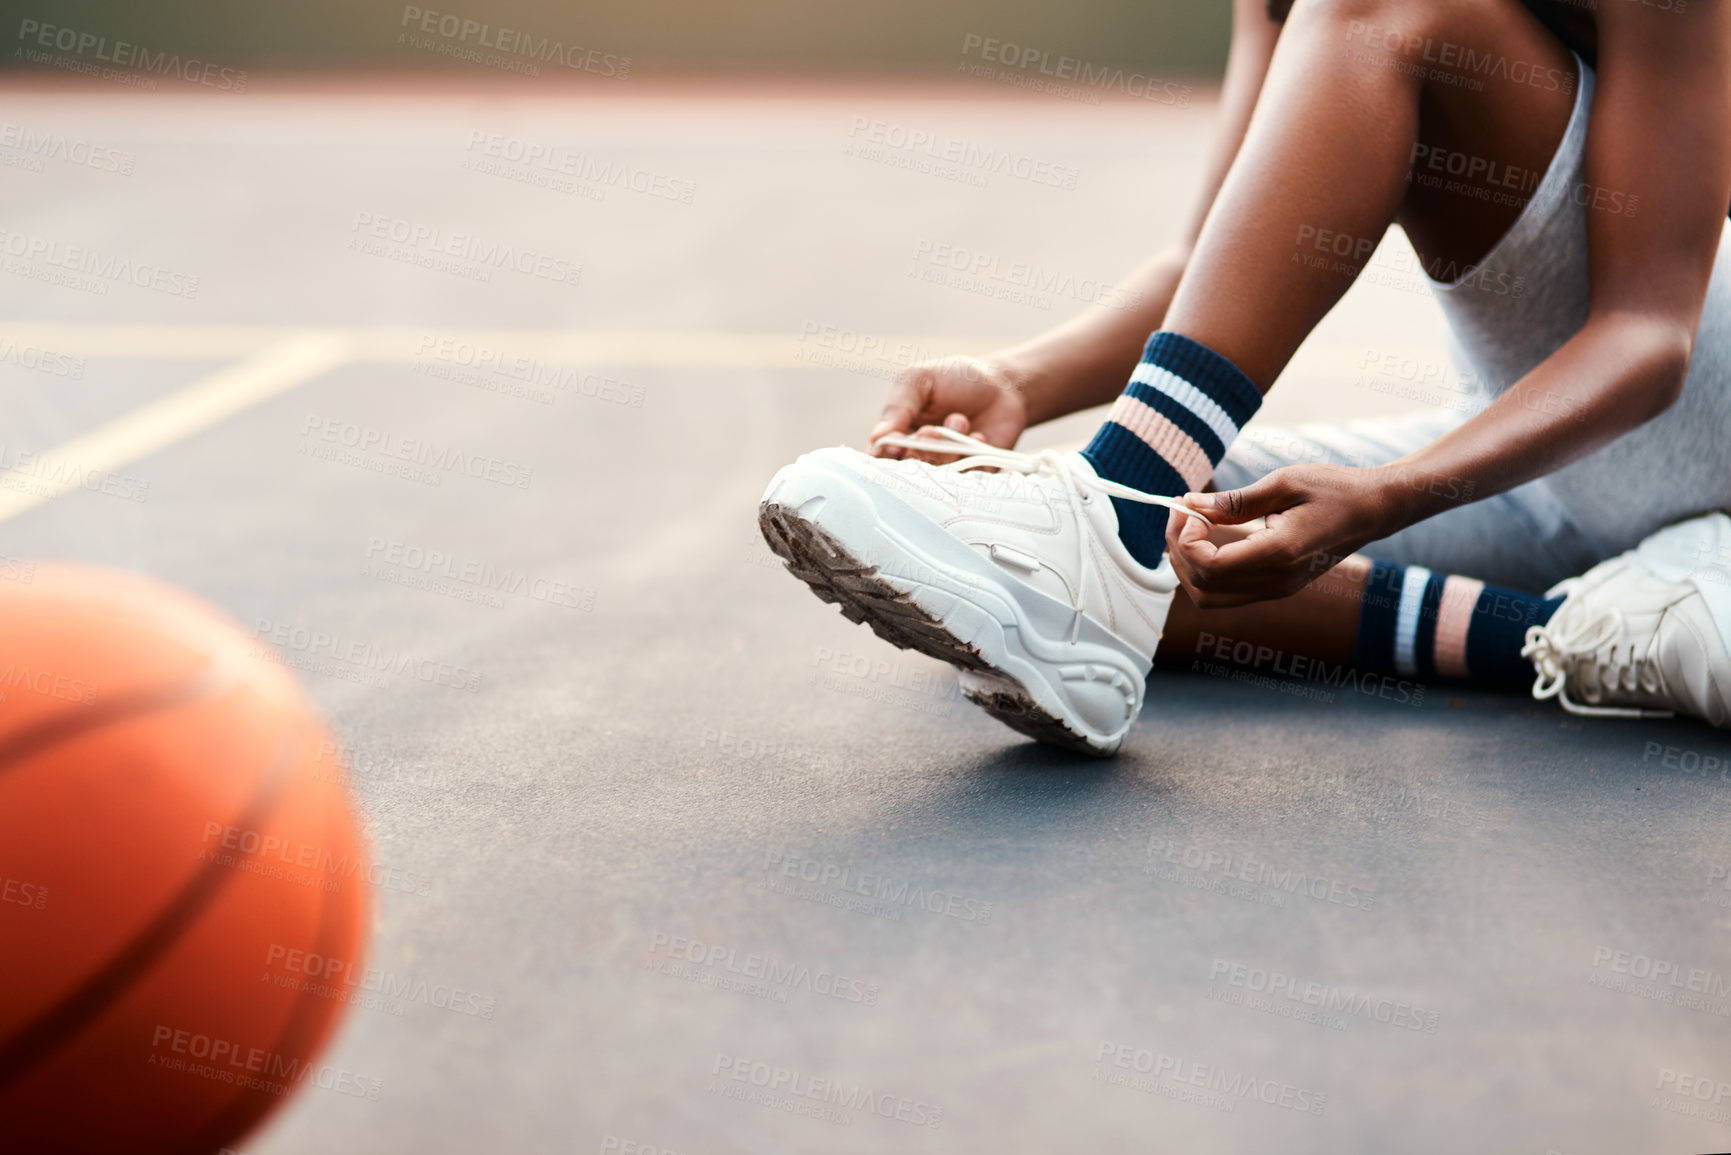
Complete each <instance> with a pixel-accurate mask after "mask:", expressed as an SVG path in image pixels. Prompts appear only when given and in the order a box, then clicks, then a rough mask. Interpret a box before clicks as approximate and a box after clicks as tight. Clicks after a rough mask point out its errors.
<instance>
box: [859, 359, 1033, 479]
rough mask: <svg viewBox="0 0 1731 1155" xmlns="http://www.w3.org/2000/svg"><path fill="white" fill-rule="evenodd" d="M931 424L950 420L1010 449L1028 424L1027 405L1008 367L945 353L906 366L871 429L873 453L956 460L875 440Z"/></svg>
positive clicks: (951, 425)
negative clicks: (944, 355) (926, 360)
mask: <svg viewBox="0 0 1731 1155" xmlns="http://www.w3.org/2000/svg"><path fill="white" fill-rule="evenodd" d="M931 425H946V426H948V427H949V428H951V429H954V430H955V431H956V432H958V433H967V434H971V435H973V436H975V437H978V438H979V439H980V440H981V441H986V442H989V443H991V444H993V445H996V446H999V447H1000V448H1003V449H1010V448H1013V447H1014V446H1015V444H1016V440H1017V439H1018V438H1019V437H1021V436H1022V430H1023V429H1026V428H1027V426H1028V408H1027V405H1026V403H1025V402H1024V400H1023V397H1022V391H1021V389H1020V388H1019V387H1018V385H1017V384H1016V382H1015V381H1014V380H1013V379H1012V378H1011V376H1010V373H1009V371H1008V370H1006V369H1005V368H1004V367H1003V366H1002V365H1000V364H998V363H996V362H994V361H990V360H984V359H981V358H978V357H946V358H945V359H944V360H942V361H928V362H926V363H925V364H923V365H913V366H910V367H909V368H907V369H904V370H902V372H901V373H900V374H899V375H898V376H897V377H896V381H895V384H894V385H893V386H891V388H890V395H889V400H887V401H886V402H885V403H884V411H883V416H882V418H881V419H880V420H879V421H878V423H877V425H876V426H875V427H874V428H873V429H872V432H871V441H872V443H873V444H872V453H874V454H875V455H877V456H878V457H906V456H909V455H912V456H914V457H917V458H919V459H920V460H923V461H930V462H932V463H934V464H942V463H943V462H945V461H952V460H954V459H955V455H954V454H949V453H917V452H915V451H913V450H907V449H902V448H899V447H898V446H894V445H878V444H876V442H877V440H878V438H880V437H882V436H883V435H884V434H886V433H913V432H914V431H915V430H917V429H920V428H923V427H926V426H931Z"/></svg>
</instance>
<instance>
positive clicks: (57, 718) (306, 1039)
mask: <svg viewBox="0 0 1731 1155" xmlns="http://www.w3.org/2000/svg"><path fill="white" fill-rule="evenodd" d="M336 749H337V748H336V744H335V743H334V742H333V741H332V740H331V738H330V736H329V734H328V732H327V731H326V729H325V727H324V726H323V724H322V723H321V722H320V721H319V719H318V717H317V716H316V714H315V713H314V711H313V709H312V706H311V704H310V703H309V702H308V700H307V697H306V695H305V693H304V691H303V690H302V689H301V687H300V685H299V683H298V682H297V680H296V679H295V677H294V676H293V675H292V674H291V673H290V672H289V671H288V670H287V669H285V668H284V667H283V666H282V665H280V664H278V662H277V661H276V660H275V658H274V655H273V654H272V653H271V651H270V650H269V649H268V648H267V647H264V646H263V645H262V644H259V643H256V642H255V641H254V640H253V639H252V638H250V637H249V636H248V635H247V634H246V633H245V632H244V631H243V630H242V629H240V628H239V627H238V626H236V625H235V624H234V623H233V622H231V621H229V620H228V619H227V618H225V617H223V616H222V615H220V614H219V613H218V612H217V611H215V610H213V609H212V608H211V607H209V606H207V605H205V604H204V603H202V602H200V601H198V600H197V599H195V598H193V597H191V596H190V595H188V594H185V593H182V592H180V591H178V590H175V589H171V588H169V587H167V586H164V585H161V584H159V583H157V582H155V581H151V580H149V579H146V578H143V577H139V576H137V575H134V574H127V573H121V572H117V571H114V570H106V569H98V568H95V567H91V566H82V565H69V564H58V563H56V564H47V563H43V564H36V565H34V566H32V565H28V564H26V565H14V566H12V567H11V568H10V569H9V570H7V571H5V572H0V1147H4V1148H5V1149H6V1150H11V1151H29V1152H32V1153H46V1152H61V1151H64V1152H95V1151H126V1152H129V1153H138V1155H143V1153H146V1152H171V1151H172V1152H188V1153H190V1152H206V1151H215V1150H217V1149H218V1148H220V1147H221V1146H223V1145H224V1144H226V1143H229V1142H232V1141H233V1140H235V1139H236V1138H238V1137H239V1136H241V1135H243V1134H244V1133H245V1132H247V1131H248V1130H249V1129H251V1128H252V1127H253V1126H254V1125H255V1124H257V1123H258V1122H259V1121H260V1120H261V1119H263V1118H264V1117H265V1116H266V1115H267V1114H269V1113H270V1111H271V1110H272V1109H273V1108H275V1107H277V1106H279V1105H280V1104H281V1103H282V1102H283V1101H284V1100H285V1099H286V1098H287V1097H288V1096H289V1095H290V1094H292V1093H293V1092H294V1091H295V1090H296V1089H297V1088H298V1087H300V1086H301V1085H302V1084H304V1083H314V1084H316V1085H317V1086H319V1087H322V1088H324V1089H325V1090H327V1091H331V1092H334V1093H339V1094H345V1095H357V1094H358V1095H363V1096H367V1097H377V1094H378V1089H379V1088H378V1085H377V1082H376V1081H375V1080H371V1079H368V1078H366V1077H364V1076H361V1075H356V1074H354V1073H351V1072H346V1071H338V1070H335V1069H333V1068H329V1067H328V1066H321V1065H320V1064H319V1062H318V1060H317V1055H318V1052H319V1049H320V1047H321V1046H322V1045H323V1044H324V1042H325V1041H326V1039H327V1038H328V1037H329V1036H330V1034H331V1032H332V1030H333V1028H334V1027H335V1025H336V1023H337V1020H338V1018H339V1016H340V1013H341V1009H342V1007H343V1005H344V1004H343V1002H342V997H341V995H342V988H341V984H340V982H339V983H336V984H332V983H328V982H319V981H314V979H315V978H316V975H317V973H318V971H319V970H323V969H324V968H325V966H326V965H328V964H325V963H324V962H322V961H321V962H320V963H319V964H318V966H317V967H316V968H309V967H308V966H306V965H305V960H307V959H317V960H341V964H342V970H343V972H344V973H349V971H350V970H351V969H353V970H358V969H359V967H358V966H356V965H355V964H356V963H357V962H358V958H357V956H358V955H359V954H360V953H361V950H362V948H363V945H364V938H365V933H366V925H367V910H368V902H367V893H366V887H367V885H368V878H369V875H370V868H369V864H368V862H367V859H366V853H365V849H364V847H363V845H362V842H361V839H360V837H359V835H358V833H357V831H356V827H355V822H354V818H353V815H352V813H351V810H350V806H349V800H348V797H347V795H346V793H345V787H344V785H343V783H344V781H345V776H344V775H343V774H342V773H341V772H340V768H339V767H338V766H336V765H335V759H336V757H337V754H336ZM333 770H337V771H339V772H336V773H332V772H331V771H333ZM291 952H295V953H291ZM285 960H301V962H300V965H293V966H291V965H284V963H285ZM332 969H334V967H333V968H332ZM309 976H313V977H309ZM333 985H334V986H335V988H336V989H334V990H333Z"/></svg>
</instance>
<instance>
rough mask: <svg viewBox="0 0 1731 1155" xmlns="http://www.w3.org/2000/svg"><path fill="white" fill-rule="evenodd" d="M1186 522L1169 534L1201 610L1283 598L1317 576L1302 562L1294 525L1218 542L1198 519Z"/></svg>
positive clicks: (1176, 561) (1181, 570)
mask: <svg viewBox="0 0 1731 1155" xmlns="http://www.w3.org/2000/svg"><path fill="white" fill-rule="evenodd" d="M1185 522H1186V523H1187V524H1186V525H1185V526H1183V527H1180V528H1178V529H1177V530H1175V531H1171V532H1169V533H1168V535H1167V542H1168V547H1169V549H1170V551H1171V555H1172V568H1173V569H1174V570H1176V571H1177V573H1178V576H1179V578H1180V580H1182V581H1183V583H1184V588H1185V589H1186V590H1187V591H1189V593H1190V597H1191V600H1192V601H1194V602H1195V603H1196V605H1197V606H1198V607H1200V608H1202V609H1205V610H1213V609H1225V608H1228V607H1231V606H1241V605H1248V604H1250V603H1252V602H1259V601H1267V600H1269V599H1272V598H1283V597H1286V596H1288V595H1290V594H1293V593H1296V592H1297V591H1298V590H1300V589H1302V588H1303V587H1304V585H1305V584H1306V583H1307V582H1308V581H1309V580H1310V578H1311V577H1313V576H1315V575H1314V573H1313V572H1312V571H1313V568H1314V567H1308V566H1306V565H1305V564H1304V561H1305V559H1304V557H1303V556H1302V551H1300V550H1298V548H1297V537H1296V535H1295V533H1294V531H1293V529H1292V528H1291V527H1290V526H1287V527H1282V526H1279V525H1275V526H1271V527H1269V528H1266V529H1261V530H1257V531H1256V532H1254V533H1251V534H1249V535H1247V536H1245V537H1243V538H1241V539H1239V540H1236V541H1226V542H1221V543H1216V542H1215V541H1212V540H1210V538H1209V535H1208V533H1207V531H1206V527H1204V526H1202V524H1201V523H1200V522H1198V521H1196V520H1195V519H1194V518H1186V519H1185ZM1193 527H1194V528H1193Z"/></svg>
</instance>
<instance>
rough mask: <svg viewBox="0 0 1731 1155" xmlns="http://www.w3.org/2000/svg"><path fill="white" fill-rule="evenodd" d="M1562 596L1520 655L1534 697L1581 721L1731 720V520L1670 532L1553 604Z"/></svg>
mask: <svg viewBox="0 0 1731 1155" xmlns="http://www.w3.org/2000/svg"><path fill="white" fill-rule="evenodd" d="M1558 594H1565V595H1567V600H1566V601H1564V602H1563V604H1562V605H1561V606H1559V607H1558V608H1557V612H1556V613H1555V614H1554V615H1552V617H1551V620H1550V621H1549V622H1547V623H1545V624H1544V625H1542V626H1534V627H1532V628H1531V629H1529V630H1528V631H1527V644H1526V645H1525V646H1524V647H1522V649H1521V656H1522V657H1526V658H1531V659H1532V660H1533V667H1534V669H1535V670H1536V671H1537V673H1538V677H1537V679H1536V680H1535V681H1534V682H1533V697H1535V698H1551V697H1554V698H1557V699H1558V700H1559V701H1561V702H1562V704H1563V707H1564V709H1567V710H1568V711H1570V712H1571V713H1575V714H1611V715H1616V716H1621V717H1665V716H1667V715H1668V714H1671V713H1678V714H1689V715H1693V716H1694V717H1697V718H1701V719H1704V720H1706V721H1707V722H1710V723H1712V724H1713V725H1715V726H1724V725H1726V724H1727V722H1728V721H1731V517H1727V516H1725V515H1724V514H1723V513H1710V514H1707V515H1706V516H1705V517H1698V518H1695V519H1693V520H1692V521H1685V522H1679V523H1678V524H1676V525H1673V526H1670V527H1668V528H1666V529H1662V530H1660V531H1659V532H1658V533H1656V534H1654V535H1653V536H1652V537H1649V538H1648V539H1647V540H1646V541H1644V542H1642V543H1641V544H1640V545H1638V546H1636V547H1635V548H1634V549H1632V550H1630V551H1629V552H1628V553H1625V554H1623V555H1622V556H1621V557H1614V558H1612V559H1611V560H1609V561H1605V562H1600V563H1599V564H1598V565H1596V566H1594V567H1593V568H1592V569H1590V570H1588V571H1587V572H1586V573H1585V574H1583V575H1582V576H1580V577H1578V578H1570V579H1568V580H1567V581H1565V582H1562V583H1560V584H1559V585H1557V586H1556V587H1555V588H1554V589H1552V590H1551V591H1550V592H1549V593H1548V594H1547V595H1546V596H1547V597H1556V596H1557V595H1558Z"/></svg>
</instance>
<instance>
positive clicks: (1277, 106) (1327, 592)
mask: <svg viewBox="0 0 1731 1155" xmlns="http://www.w3.org/2000/svg"><path fill="white" fill-rule="evenodd" d="M1396 33H1398V34H1399V36H1398V40H1397V38H1396V37H1395V35H1394V34H1396ZM1391 41H1397V44H1398V46H1397V47H1392V48H1391V47H1389V45H1390V42H1391ZM1444 45H1447V46H1449V47H1448V48H1446V49H1444V48H1443V46H1444ZM1468 50H1470V51H1471V52H1472V53H1473V57H1472V58H1473V59H1475V60H1477V59H1486V58H1489V59H1493V60H1502V61H1519V62H1521V63H1522V64H1524V65H1525V69H1523V70H1522V74H1523V75H1529V76H1530V75H1532V74H1533V73H1532V70H1533V69H1538V70H1541V71H1540V74H1541V75H1544V76H1547V77H1563V78H1566V79H1567V81H1568V83H1566V84H1558V85H1557V87H1556V88H1554V89H1553V88H1547V87H1535V86H1533V85H1531V84H1526V85H1523V84H1517V83H1514V82H1513V81H1511V80H1509V79H1506V78H1504V75H1491V76H1487V77H1485V78H1484V79H1483V83H1482V86H1481V87H1479V88H1476V89H1475V88H1474V87H1473V86H1472V85H1471V84H1470V83H1468V84H1463V83H1461V81H1462V80H1463V79H1467V80H1470V79H1471V74H1469V73H1465V72H1464V71H1463V70H1461V69H1460V68H1459V67H1454V68H1450V67H1448V66H1443V65H1439V64H1437V63H1436V62H1437V60H1438V59H1439V58H1440V59H1459V58H1461V57H1463V56H1464V54H1465V52H1466V51H1468ZM1507 71H1508V69H1507V68H1504V69H1503V70H1502V72H1503V73H1504V74H1505V75H1506V73H1507ZM1574 81H1575V63H1574V59H1573V57H1572V56H1571V54H1570V53H1569V51H1568V50H1567V49H1566V48H1564V47H1563V46H1562V45H1561V44H1560V43H1559V42H1558V41H1557V40H1556V39H1555V38H1554V37H1553V36H1552V35H1551V34H1550V33H1549V32H1548V31H1547V30H1546V29H1545V28H1544V27H1543V26H1542V25H1540V24H1539V23H1538V21H1536V20H1535V19H1534V18H1533V17H1532V15H1531V14H1530V13H1529V12H1527V10H1526V9H1525V8H1523V7H1522V6H1521V5H1520V4H1519V3H1518V2H1517V0H1450V2H1445V3H1437V4H1426V5H1403V4H1401V3H1399V2H1398V0H1313V2H1310V3H1306V2H1304V0H1300V2H1299V3H1298V4H1296V5H1294V12H1293V14H1292V16H1291V17H1290V19H1289V20H1288V22H1287V27H1286V28H1285V29H1284V31H1283V32H1282V34H1281V38H1280V45H1279V48H1278V49H1277V50H1276V52H1275V56H1274V60H1273V63H1272V65H1271V67H1270V70H1269V75H1268V79H1267V82H1266V83H1265V85H1264V88H1263V92H1262V96H1261V98H1260V100H1259V101H1258V104H1257V111H1256V115H1255V118H1254V119H1253V121H1252V123H1251V126H1250V130H1249V133H1248V135H1247V136H1246V139H1245V143H1244V146H1243V148H1242V150H1241V151H1240V153H1239V156H1238V159H1237V161H1236V162H1235V163H1234V165H1233V167H1232V170H1231V172H1230V173H1229V174H1228V176H1227V178H1226V182H1225V184H1224V185H1223V186H1222V188H1221V192H1220V195H1219V197H1218V198H1217V199H1216V201H1215V203H1214V208H1213V211H1212V212H1211V213H1210V214H1209V217H1208V220H1207V223H1206V224H1205V225H1204V227H1203V230H1202V233H1201V236H1200V237H1199V239H1198V242H1197V247H1196V251H1195V254H1194V256H1193V257H1192V259H1191V261H1190V264H1189V268H1188V270H1187V271H1186V273H1185V276H1184V278H1183V280H1182V282H1181V283H1180V285H1179V287H1178V292H1177V295H1176V296H1175V298H1174V300H1173V303H1172V307H1171V309H1170V310H1169V311H1168V313H1167V315H1166V319H1165V327H1166V328H1168V329H1171V330H1174V331H1176V332H1179V333H1182V334H1183V335H1185V336H1187V337H1190V338H1192V339H1193V340H1196V341H1199V342H1201V343H1202V344H1204V345H1207V346H1208V347H1209V348H1212V349H1214V350H1216V351H1218V352H1220V353H1221V354H1223V355H1224V356H1226V357H1227V358H1228V359H1230V360H1231V361H1233V362H1234V363H1235V364H1237V365H1238V367H1239V368H1240V369H1242V370H1243V371H1244V372H1245V374H1246V375H1247V376H1249V377H1250V379H1251V380H1252V381H1254V382H1255V383H1256V385H1257V387H1258V388H1260V389H1261V390H1263V392H1267V391H1268V390H1269V389H1270V388H1271V387H1272V386H1273V384H1274V381H1275V379H1276V378H1277V377H1278V376H1279V375H1280V372H1281V370H1282V369H1284V368H1285V366H1286V363H1287V361H1288V360H1290V359H1291V357H1292V354H1293V353H1294V351H1296V349H1297V348H1298V345H1299V344H1300V342H1302V341H1303V340H1304V338H1305V337H1306V336H1307V335H1308V334H1309V332H1310V330H1311V329H1312V328H1313V327H1314V326H1315V325H1316V324H1317V322H1318V321H1320V320H1321V319H1322V317H1323V316H1324V315H1325V314H1326V313H1327V312H1328V310H1329V309H1331V308H1333V307H1334V305H1335V303H1336V302H1337V301H1338V300H1339V299H1340V297H1341V295H1342V294H1343V293H1345V291H1346V290H1347V288H1348V287H1349V286H1350V285H1351V283H1352V281H1353V279H1354V278H1355V277H1356V276H1357V273H1358V271H1359V270H1360V269H1361V268H1362V267H1363V265H1364V263H1365V261H1366V260H1367V259H1368V258H1369V256H1370V253H1371V251H1372V249H1374V247H1375V246H1376V244H1377V242H1378V241H1380V239H1381V237H1382V235H1383V233H1384V231H1385V230H1386V229H1387V227H1388V225H1389V223H1390V222H1391V221H1398V222H1399V223H1400V224H1401V226H1402V227H1403V228H1404V229H1405V230H1406V233H1407V235H1408V237H1409V239H1411V241H1412V242H1413V245H1414V247H1415V249H1417V251H1418V253H1419V257H1420V260H1421V261H1423V263H1424V265H1425V267H1426V269H1427V270H1429V271H1431V272H1432V273H1433V275H1436V276H1438V277H1439V279H1453V277H1454V276H1456V275H1459V274H1460V273H1462V272H1465V271H1466V270H1467V269H1468V268H1469V267H1470V265H1471V264H1472V263H1473V262H1474V261H1477V260H1479V259H1481V258H1482V257H1483V256H1484V255H1485V254H1486V253H1488V252H1489V250H1490V249H1491V247H1492V246H1493V245H1494V244H1495V243H1496V241H1497V239H1498V238H1499V237H1500V236H1502V234H1503V233H1504V232H1506V231H1507V230H1508V228H1509V226H1510V225H1512V224H1513V223H1514V221H1515V219H1516V218H1517V217H1518V216H1519V213H1520V206H1519V205H1518V204H1515V205H1507V204H1496V203H1492V202H1490V201H1487V200H1480V199H1477V198H1474V197H1470V196H1464V195H1462V194H1460V193H1459V192H1451V191H1444V190H1442V189H1438V188H1435V187H1432V188H1425V187H1423V186H1422V185H1421V184H1419V183H1418V182H1412V183H1410V184H1409V177H1410V175H1411V173H1412V170H1413V158H1414V156H1415V155H1421V156H1427V157H1428V156H1431V155H1435V152H1436V150H1446V151H1447V152H1448V153H1461V154H1464V155H1465V156H1467V157H1469V158H1480V159H1481V160H1482V161H1484V162H1494V163H1495V164H1496V165H1498V166H1500V167H1503V168H1504V169H1507V168H1515V169H1519V170H1521V171H1524V172H1527V173H1535V174H1536V173H1542V172H1543V171H1544V170H1545V169H1546V168H1547V167H1549V164H1550V158H1551V156H1552V155H1553V154H1554V153H1555V151H1556V148H1557V145H1558V143H1559V142H1560V141H1561V140H1562V136H1563V132H1564V130H1565V129H1566V128H1567V127H1568V122H1569V116H1570V114H1571V112H1572V111H1573V106H1574V95H1573V82H1574ZM1524 191H1525V192H1526V193H1527V194H1530V193H1531V192H1532V191H1533V190H1532V188H1531V187H1527V188H1525V190H1524ZM1369 574H1370V562H1369V560H1368V559H1366V558H1363V557H1353V558H1349V559H1347V560H1346V561H1344V562H1342V563H1341V564H1340V565H1339V566H1338V567H1336V568H1335V569H1334V570H1333V571H1332V572H1330V573H1329V574H1327V575H1325V576H1324V577H1323V578H1321V579H1319V580H1318V581H1316V582H1314V583H1312V584H1311V585H1310V586H1308V587H1307V588H1305V589H1304V590H1302V591H1300V592H1299V593H1298V594H1295V595H1293V596H1292V597H1289V598H1284V599H1281V600H1279V601H1272V602H1263V603H1259V604H1256V605H1251V606H1244V607H1240V608H1236V609H1229V610H1199V609H1197V608H1196V606H1195V605H1194V603H1192V602H1191V601H1190V599H1189V598H1188V597H1187V596H1186V595H1185V594H1184V592H1183V591H1182V590H1181V591H1180V592H1179V594H1178V597H1177V599H1176V600H1175V601H1174V602H1173V605H1172V610H1171V615H1170V616H1169V618H1168V619H1167V627H1166V634H1165V637H1163V638H1162V640H1161V643H1160V649H1159V653H1158V655H1157V660H1158V661H1159V662H1160V664H1162V665H1169V666H1170V665H1183V666H1188V665H1190V664H1191V663H1192V662H1194V661H1196V660H1197V659H1198V658H1202V657H1207V658H1208V659H1209V660H1219V654H1220V653H1221V652H1222V651H1221V647H1220V646H1219V642H1220V640H1221V639H1231V640H1232V644H1233V645H1236V644H1237V643H1238V642H1250V643H1252V644H1254V645H1257V646H1267V647H1271V648H1273V649H1275V650H1279V651H1281V652H1284V653H1287V654H1297V655H1303V656H1305V657H1309V658H1317V659H1321V660H1323V661H1327V662H1331V663H1335V664H1338V665H1349V664H1351V662H1352V660H1353V655H1354V648H1355V645H1356V641H1357V633H1358V623H1359V616H1360V609H1361V603H1362V597H1363V593H1364V586H1365V583H1366V580H1367V579H1368V577H1369ZM1204 642H1206V643H1207V644H1206V645H1204V644H1203V643H1204ZM1231 648H1232V647H1231V646H1228V647H1227V648H1226V652H1230V649H1231ZM1204 649H1206V650H1207V651H1208V653H1207V654H1206V655H1205V654H1204V653H1203V652H1202V651H1203V650H1204ZM1227 660H1230V659H1227Z"/></svg>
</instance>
